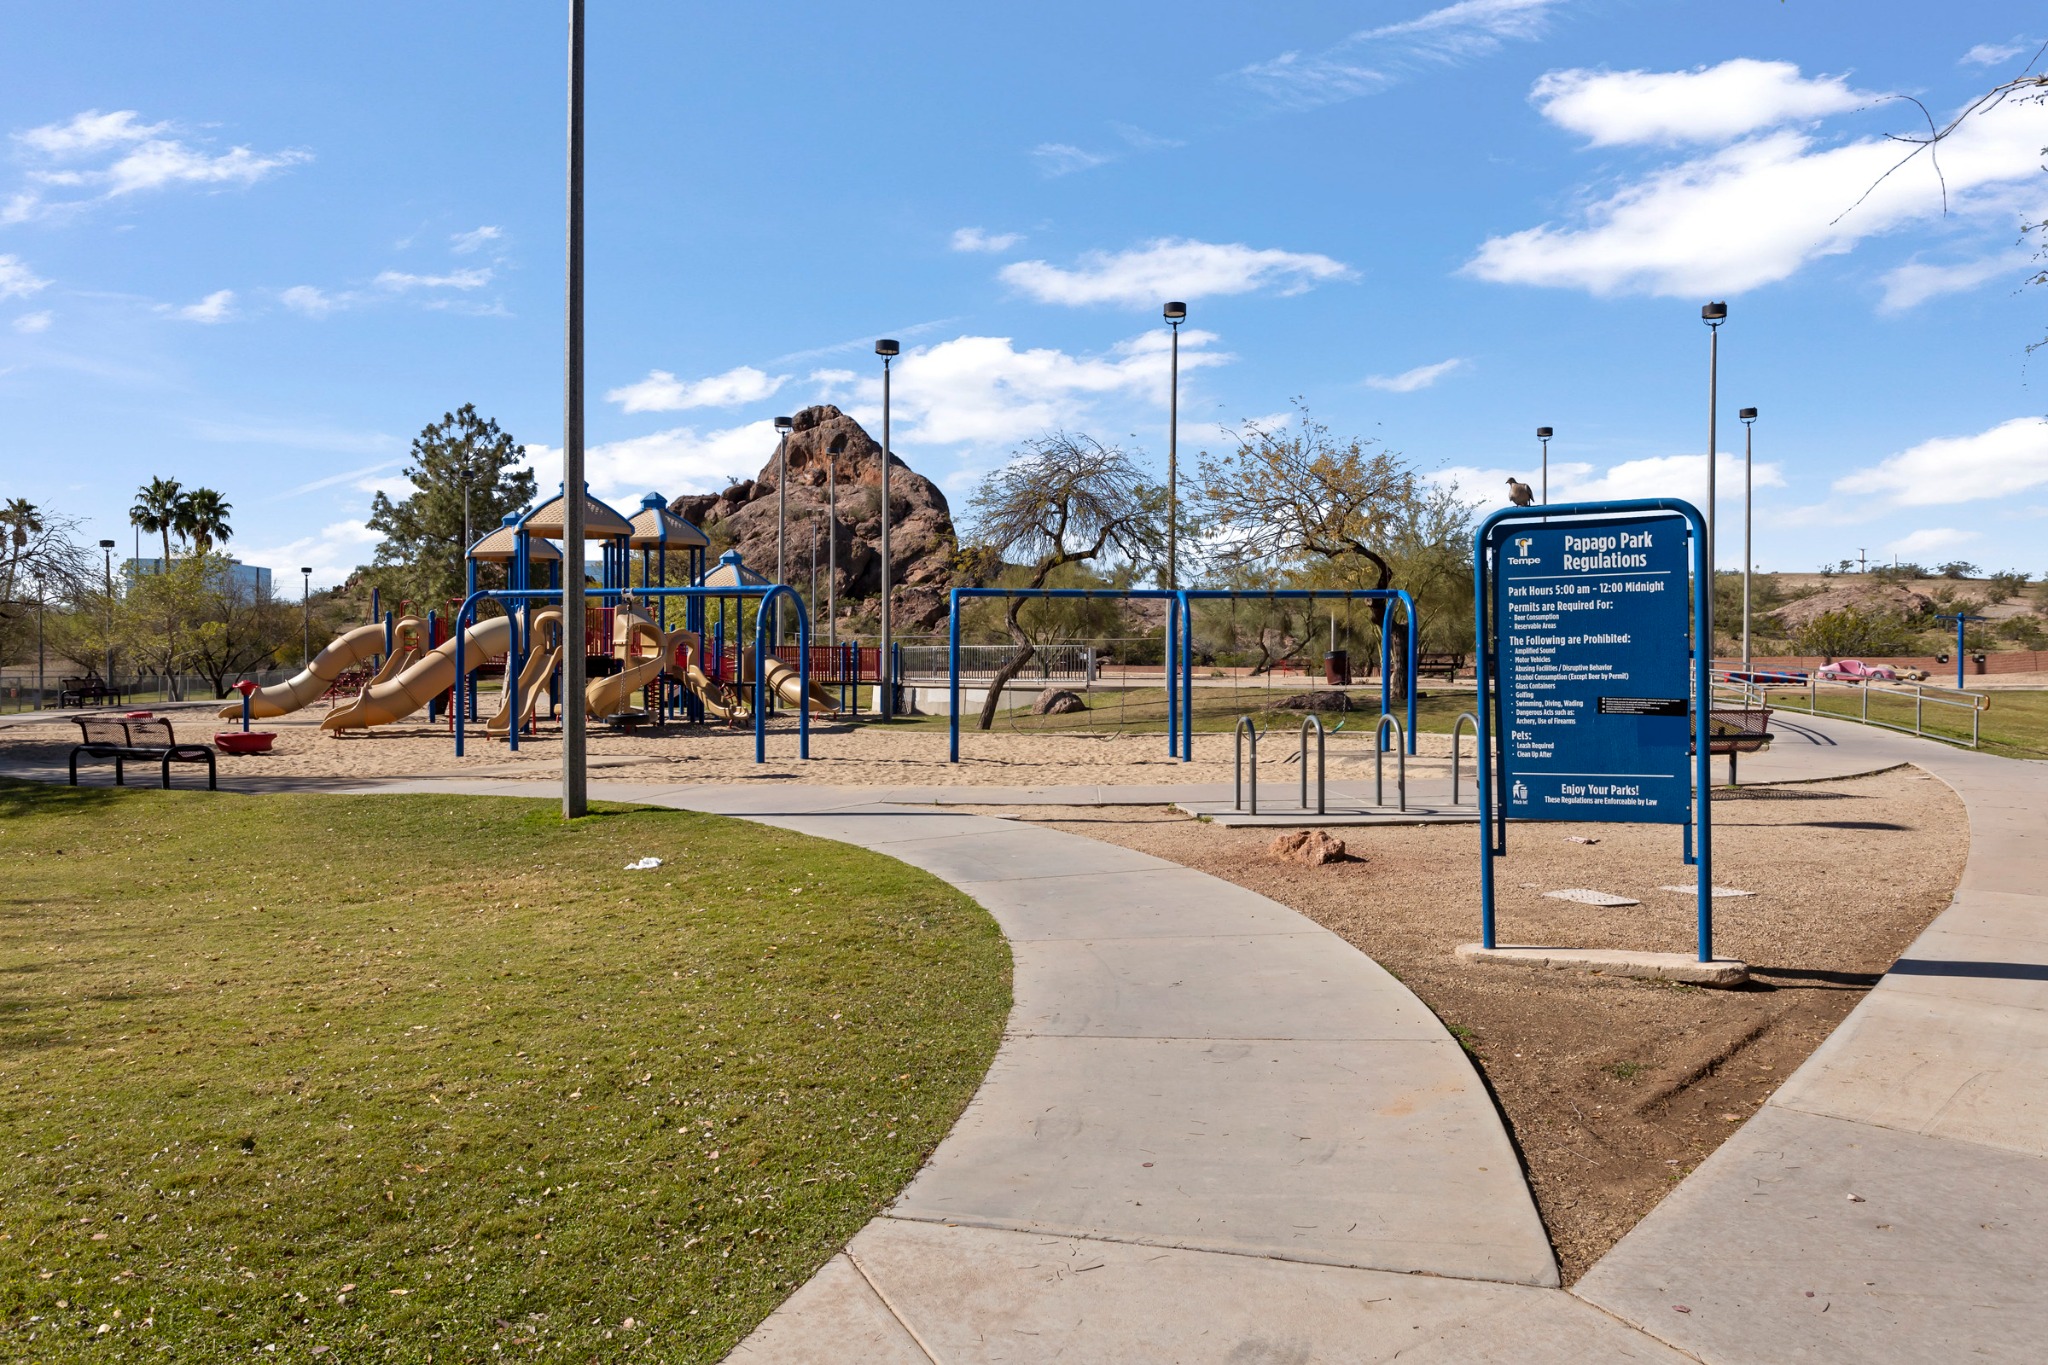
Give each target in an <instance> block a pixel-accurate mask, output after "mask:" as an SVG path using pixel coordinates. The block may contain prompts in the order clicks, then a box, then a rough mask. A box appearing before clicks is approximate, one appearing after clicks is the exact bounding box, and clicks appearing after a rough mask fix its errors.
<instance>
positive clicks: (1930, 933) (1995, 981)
mask: <svg viewBox="0 0 2048 1365" xmlns="http://www.w3.org/2000/svg"><path fill="white" fill-rule="evenodd" d="M1892 991H1896V992H1899V993H1901V994H1906V995H1920V996H1935V997H1938V998H1940V999H1943V1000H1975V1001H1977V1002H1979V1003H1980V1004H1987V1005H2012V1006H2015V1007H2017V1008H2020V1009H2031V1010H2042V1009H2048V944H2041V943H2035V942H2026V941H2023V940H2015V939H2004V938H1994V937H1992V936H1990V935H1988V934H1952V933H1949V932H1948V931H1947V930H1946V929H1945V928H1944V927H1942V922H1941V920H1939V919H1937V920H1935V922H1934V926H1933V927H1932V928H1929V929H1928V930H1926V931H1925V932H1924V933H1922V934H1921V935H1920V937H1919V938H1917V939H1914V940H1913V946H1912V947H1910V948H1908V949H1907V950H1906V952H1905V954H1904V956H1902V957H1900V958H1899V960H1898V961H1897V962H1894V963H1893V964H1892V965H1891V970H1890V971H1888V972H1886V973H1885V974H1884V979H1883V980H1882V981H1880V982H1879V983H1878V985H1877V989H1876V991H1875V992H1873V994H1876V993H1881V992H1892Z"/></svg>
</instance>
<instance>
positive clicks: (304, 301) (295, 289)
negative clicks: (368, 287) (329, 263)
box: [277, 284, 345, 318]
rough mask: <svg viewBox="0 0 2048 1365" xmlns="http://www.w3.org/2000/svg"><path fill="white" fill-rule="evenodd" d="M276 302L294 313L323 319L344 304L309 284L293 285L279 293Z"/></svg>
mask: <svg viewBox="0 0 2048 1365" xmlns="http://www.w3.org/2000/svg"><path fill="white" fill-rule="evenodd" d="M277 301H278V302H279V303H281V304H283V305H284V306H285V307H287V308H289V309H291V310H292V311H293V312H294V313H304V314H305V315H306V316H307V317H309V318H324V317H326V316H327V315H328V314H329V313H332V312H333V311H334V310H335V309H337V308H340V307H343V306H344V303H345V300H343V299H341V298H337V297H336V296H335V295H332V294H329V293H327V292H326V291H325V290H321V289H316V288H315V287H313V286H312V285H310V284H295V285H293V286H292V287H291V288H289V289H287V290H284V291H283V292H282V293H280V294H279V295H278V296H277Z"/></svg>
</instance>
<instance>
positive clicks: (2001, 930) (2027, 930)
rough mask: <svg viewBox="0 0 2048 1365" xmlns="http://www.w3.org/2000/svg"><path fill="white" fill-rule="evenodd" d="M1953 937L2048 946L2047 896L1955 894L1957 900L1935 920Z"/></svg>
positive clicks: (2028, 893)
mask: <svg viewBox="0 0 2048 1365" xmlns="http://www.w3.org/2000/svg"><path fill="white" fill-rule="evenodd" d="M1935 924H1936V925H1938V926H1939V927H1940V928H1941V929H1942V930H1943V931H1944V932H1946V933H1951V934H1982V935H1984V936H1986V937H1988V938H1998V939H2010V940H2013V941H2016V942H2019V943H2027V944H2039V945H2048V895H2036V894H2034V893H2032V892H2018V891H1984V890H1977V889H1968V890H1961V891H1958V892H1956V898H1955V900H1954V901H1953V902H1952V903H1951V904H1950V905H1949V907H1948V909H1946V910H1944V911H1942V912H1941V917H1940V918H1939V919H1937V920H1936V921H1935Z"/></svg>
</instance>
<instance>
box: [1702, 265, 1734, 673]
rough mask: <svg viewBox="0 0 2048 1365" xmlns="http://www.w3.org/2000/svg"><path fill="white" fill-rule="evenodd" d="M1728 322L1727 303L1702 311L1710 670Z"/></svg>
mask: <svg viewBox="0 0 2048 1365" xmlns="http://www.w3.org/2000/svg"><path fill="white" fill-rule="evenodd" d="M1727 320H1728V305H1727V304H1725V303H1710V304H1707V305H1706V306H1705V307H1703V308H1701V309H1700V321H1702V322H1704V323H1706V324H1707V505H1706V507H1705V509H1704V510H1705V513H1706V519H1707V544H1706V551H1707V554H1706V561H1707V619H1706V620H1705V621H1703V622H1701V623H1700V625H1701V630H1700V637H1701V638H1702V639H1704V640H1705V641H1706V642H1707V667H1708V668H1709V669H1711V668H1712V667H1713V666H1714V466H1715V464H1717V463H1718V462H1719V461H1720V458H1721V453H1720V439H1721V429H1720V425H1719V423H1720V418H1721V324H1722V323H1724V322H1726V321H1727Z"/></svg>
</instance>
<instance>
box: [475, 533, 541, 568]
mask: <svg viewBox="0 0 2048 1365" xmlns="http://www.w3.org/2000/svg"><path fill="white" fill-rule="evenodd" d="M518 535H519V532H518V530H517V528H515V527H511V526H500V527H499V528H498V529H497V530H495V531H493V532H491V533H490V534H489V535H487V536H485V537H484V538H483V539H481V540H479V541H477V543H476V544H474V545H472V546H470V547H469V557H470V558H471V559H474V560H476V561H477V562H478V563H480V564H505V563H510V562H511V559H512V556H513V554H514V553H516V551H517V547H518ZM526 555H527V558H529V559H531V560H534V561H535V562H536V563H553V562H554V561H555V560H558V559H560V558H561V557H562V552H561V551H560V550H558V549H556V548H555V546H554V545H553V544H552V543H551V542H549V541H545V540H542V539H541V538H540V537H539V536H533V537H530V538H529V539H528V540H527V542H526Z"/></svg>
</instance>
